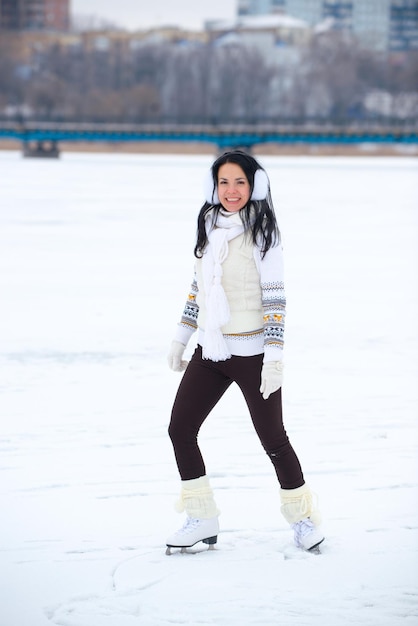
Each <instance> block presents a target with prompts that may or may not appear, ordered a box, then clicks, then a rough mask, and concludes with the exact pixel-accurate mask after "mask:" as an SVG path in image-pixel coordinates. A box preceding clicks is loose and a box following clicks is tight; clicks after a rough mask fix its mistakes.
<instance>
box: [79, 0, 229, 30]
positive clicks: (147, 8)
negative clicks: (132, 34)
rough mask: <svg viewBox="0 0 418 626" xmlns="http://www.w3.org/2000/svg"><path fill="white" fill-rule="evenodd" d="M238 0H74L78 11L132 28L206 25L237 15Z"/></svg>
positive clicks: (82, 14)
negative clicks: (205, 23) (115, 0)
mask: <svg viewBox="0 0 418 626" xmlns="http://www.w3.org/2000/svg"><path fill="white" fill-rule="evenodd" d="M235 5H236V2H235V0H211V2H208V1H207V0H206V1H203V2H192V1H191V0H177V1H176V2H167V0H154V2H152V3H146V2H142V3H141V6H140V7H139V6H138V2H137V0H119V2H114V0H73V2H72V11H73V14H74V15H77V16H78V15H79V16H96V17H98V18H101V19H103V20H105V21H109V22H113V23H115V24H116V25H118V26H122V27H124V28H127V29H128V30H141V29H145V28H153V27H158V26H163V25H168V24H170V25H175V26H180V27H182V28H190V29H192V30H195V29H200V28H202V27H203V25H204V22H205V21H206V20H211V19H229V18H233V17H234V16H235V12H236V7H235Z"/></svg>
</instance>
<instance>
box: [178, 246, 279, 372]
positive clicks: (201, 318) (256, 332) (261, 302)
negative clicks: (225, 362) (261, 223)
mask: <svg viewBox="0 0 418 626" xmlns="http://www.w3.org/2000/svg"><path fill="white" fill-rule="evenodd" d="M201 266H202V261H201V259H198V260H197V262H196V265H195V273H194V278H193V281H192V285H191V289H190V292H189V295H188V297H187V301H186V305H185V307H184V310H183V315H182V317H181V321H180V323H179V324H178V327H177V332H176V335H175V337H174V338H175V340H177V341H180V342H181V343H183V344H184V345H187V343H188V341H189V340H190V338H191V336H192V335H193V333H194V332H195V331H196V330H198V343H199V344H200V345H202V343H203V336H204V328H205V321H206V306H205V292H204V284H203V278H202V267H201ZM222 270H223V275H222V286H223V288H224V291H225V294H226V296H227V300H228V304H229V308H230V319H229V321H228V323H227V324H226V325H225V326H223V327H222V333H223V335H224V338H225V341H226V343H227V345H228V347H229V350H230V352H231V354H232V355H234V356H253V355H256V354H262V353H263V352H264V361H280V360H281V359H282V355H283V334H284V319H285V308H286V298H285V293H284V283H283V253H282V247H281V245H280V244H279V245H277V246H275V247H273V248H270V250H268V252H267V253H266V255H265V256H264V258H261V253H260V249H259V248H258V247H257V246H255V245H254V244H253V243H252V242H251V241H248V238H246V237H245V235H239V236H238V237H236V238H235V239H232V240H231V241H230V242H229V252H228V257H227V258H226V260H225V261H224V263H223V264H222Z"/></svg>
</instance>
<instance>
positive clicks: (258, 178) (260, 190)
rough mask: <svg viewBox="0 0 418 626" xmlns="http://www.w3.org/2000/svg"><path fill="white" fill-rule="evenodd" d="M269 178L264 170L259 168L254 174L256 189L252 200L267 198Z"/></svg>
mask: <svg viewBox="0 0 418 626" xmlns="http://www.w3.org/2000/svg"><path fill="white" fill-rule="evenodd" d="M269 186H270V183H269V179H268V176H267V174H266V173H265V171H264V170H261V169H260V170H257V171H256V173H255V174H254V189H253V192H252V194H251V200H265V199H266V198H267V194H268V192H269Z"/></svg>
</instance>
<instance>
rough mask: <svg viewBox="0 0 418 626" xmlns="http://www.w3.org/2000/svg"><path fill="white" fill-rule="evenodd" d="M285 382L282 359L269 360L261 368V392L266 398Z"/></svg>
mask: <svg viewBox="0 0 418 626" xmlns="http://www.w3.org/2000/svg"><path fill="white" fill-rule="evenodd" d="M282 382H283V363H282V361H267V363H264V364H263V367H262V369H261V387H260V393H262V394H263V398H264V400H267V398H268V397H269V396H270V394H271V393H274V392H275V391H277V390H278V389H280V387H281V386H282Z"/></svg>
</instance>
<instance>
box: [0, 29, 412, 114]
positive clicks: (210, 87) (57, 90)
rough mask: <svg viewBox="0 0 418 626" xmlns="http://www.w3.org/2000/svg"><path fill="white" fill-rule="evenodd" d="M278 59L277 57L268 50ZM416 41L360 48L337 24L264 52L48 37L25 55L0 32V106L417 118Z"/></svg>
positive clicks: (26, 110) (10, 109)
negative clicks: (85, 44)
mask: <svg viewBox="0 0 418 626" xmlns="http://www.w3.org/2000/svg"><path fill="white" fill-rule="evenodd" d="M278 59H280V57H278ZM417 86H418V51H410V52H408V53H402V54H398V55H394V54H392V55H389V54H387V53H382V52H376V51H372V50H366V49H364V48H361V47H359V46H357V45H356V44H355V42H354V41H353V40H352V39H349V38H347V37H346V36H344V35H343V34H341V33H337V32H334V33H328V34H327V35H322V36H321V37H316V38H314V39H313V40H312V41H311V42H310V44H309V45H307V46H306V47H304V48H298V49H296V50H295V54H294V55H293V58H292V57H291V56H290V57H289V56H288V55H285V56H283V58H282V60H281V61H280V60H275V61H274V62H273V61H272V60H271V59H269V58H268V57H267V56H266V55H264V54H262V52H261V51H260V50H259V49H257V48H255V47H249V46H244V45H237V44H235V45H223V46H216V45H214V44H213V43H212V44H199V45H196V44H195V45H192V44H189V45H178V44H177V45H175V44H170V43H158V44H150V43H148V44H142V45H141V46H140V47H139V48H137V49H133V50H130V51H129V53H128V54H127V52H126V49H124V50H122V49H120V50H119V51H118V49H115V48H114V47H113V48H111V49H105V50H88V49H83V48H82V47H74V48H69V47H63V46H60V45H58V44H55V45H52V46H50V47H49V48H46V49H42V50H38V51H36V50H35V51H34V52H33V54H32V56H31V58H30V60H29V61H28V62H26V63H22V62H19V61H18V60H17V59H16V58H14V57H13V54H12V52H11V50H10V49H8V48H7V46H6V45H4V43H3V44H2V42H1V39H0V115H2V117H5V116H6V115H9V117H10V116H12V117H13V116H22V115H23V116H25V115H27V116H30V117H32V118H33V119H37V120H44V121H50V120H60V121H80V122H114V123H116V122H117V123H119V122H125V123H144V122H145V123H167V122H171V123H262V122H278V121H298V122H300V121H306V120H319V121H320V120H324V121H327V122H344V123H347V122H350V121H362V120H375V119H379V120H382V119H383V120H392V121H393V119H396V120H398V121H402V120H408V121H411V120H412V121H415V122H417V121H418V87H417Z"/></svg>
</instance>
